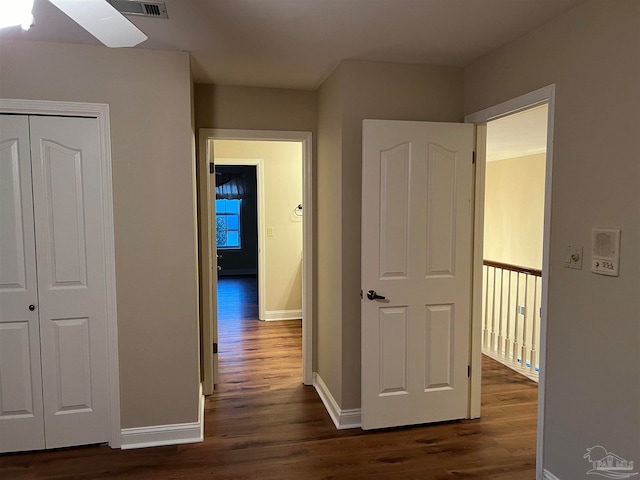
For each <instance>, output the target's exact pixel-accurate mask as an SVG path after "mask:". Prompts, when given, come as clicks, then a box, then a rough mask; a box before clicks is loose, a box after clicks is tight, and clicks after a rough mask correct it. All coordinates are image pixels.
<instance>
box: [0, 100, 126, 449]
mask: <svg viewBox="0 0 640 480" xmlns="http://www.w3.org/2000/svg"><path fill="white" fill-rule="evenodd" d="M0 113H19V114H24V115H30V114H31V115H55V116H67V117H91V118H96V119H97V120H98V130H99V135H100V139H99V141H100V160H101V169H100V172H101V187H102V192H101V193H102V223H103V226H104V230H103V232H104V237H103V241H104V264H105V276H106V279H105V284H106V285H105V290H106V315H107V317H106V322H107V339H106V340H107V362H108V364H109V365H108V369H109V372H108V382H109V385H108V386H107V388H108V391H109V417H110V418H109V424H110V427H109V429H110V441H109V445H110V446H111V447H112V448H118V447H120V441H121V439H120V376H119V367H118V318H117V311H118V310H117V305H116V262H115V240H114V228H113V186H112V180H111V131H110V127H109V123H110V117H109V105H107V104H102V103H79V102H52V101H46V100H21V99H7V98H0Z"/></svg>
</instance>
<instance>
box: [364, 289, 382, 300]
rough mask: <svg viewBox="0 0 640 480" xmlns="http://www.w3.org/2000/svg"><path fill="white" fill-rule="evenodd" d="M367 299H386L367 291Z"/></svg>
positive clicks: (373, 291)
mask: <svg viewBox="0 0 640 480" xmlns="http://www.w3.org/2000/svg"><path fill="white" fill-rule="evenodd" d="M367 298H368V299H369V300H384V299H385V298H386V297H383V296H382V295H378V294H377V293H376V291H375V290H369V291H368V292H367Z"/></svg>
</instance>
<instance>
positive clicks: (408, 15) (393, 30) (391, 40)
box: [0, 0, 584, 89]
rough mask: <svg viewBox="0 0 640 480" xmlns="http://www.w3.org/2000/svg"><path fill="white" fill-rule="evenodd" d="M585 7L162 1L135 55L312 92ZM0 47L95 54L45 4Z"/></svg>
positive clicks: (442, 58) (468, 49)
mask: <svg viewBox="0 0 640 480" xmlns="http://www.w3.org/2000/svg"><path fill="white" fill-rule="evenodd" d="M583 1H584V0H165V3H166V6H167V11H168V14H169V20H162V19H153V18H140V17H129V18H130V19H131V20H132V21H133V22H134V23H135V24H136V25H137V26H138V27H139V28H140V29H142V31H144V32H145V33H146V34H147V36H148V37H149V40H147V41H146V42H144V43H142V44H140V45H139V46H138V48H150V49H162V50H179V51H188V52H191V53H192V56H193V73H194V78H195V81H196V82H198V83H218V84H227V85H248V86H264V87H280V88H298V89H315V88H317V87H318V86H319V85H320V84H321V83H322V81H323V80H324V79H325V78H326V76H327V75H328V74H329V73H330V72H331V71H332V70H333V69H334V68H335V66H336V65H337V64H338V62H339V61H340V60H342V59H360V60H373V61H384V62H397V63H424V64H433V65H450V66H459V67H462V66H465V65H467V64H468V63H470V62H472V61H473V60H475V59H477V58H480V57H482V56H484V55H486V54H487V53H489V52H490V51H492V50H493V49H495V48H497V47H500V46H501V45H504V44H506V43H508V42H510V41H512V40H514V39H516V38H518V37H520V36H522V35H523V34H525V33H527V32H529V31H531V30H533V29H535V28H537V27H539V26H541V25H542V24H544V23H545V22H547V21H548V20H550V19H551V18H553V17H554V16H557V15H559V14H561V13H563V12H565V11H567V10H569V9H570V8H573V7H574V6H576V5H577V4H579V3H582V2H583ZM34 17H35V26H34V27H33V28H32V29H31V30H30V31H28V32H22V31H21V30H20V28H19V27H15V28H11V29H7V30H4V31H2V32H0V38H20V39H27V40H40V41H51V42H68V43H82V44H99V42H98V41H97V40H95V39H94V38H93V37H92V36H91V35H90V34H88V33H87V32H85V31H84V30H83V29H82V28H81V27H79V26H78V25H77V24H76V23H74V22H73V21H72V20H71V19H69V18H68V17H66V16H65V15H64V14H63V13H62V12H60V11H59V10H58V9H57V8H56V7H54V6H53V5H52V4H50V3H49V2H48V1H47V0H35V7H34Z"/></svg>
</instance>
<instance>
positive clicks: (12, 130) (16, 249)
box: [0, 115, 45, 452]
mask: <svg viewBox="0 0 640 480" xmlns="http://www.w3.org/2000/svg"><path fill="white" fill-rule="evenodd" d="M31 192H32V189H31V155H30V146H29V118H28V117H26V116H19V115H0V452H13V451H19V450H38V449H42V448H44V447H45V443H44V420H43V409H42V381H41V377H40V372H41V368H40V327H39V323H38V310H37V308H36V306H37V305H38V288H37V280H36V258H35V253H36V249H35V234H34V223H33V197H32V193H31ZM30 306H33V307H32V308H30Z"/></svg>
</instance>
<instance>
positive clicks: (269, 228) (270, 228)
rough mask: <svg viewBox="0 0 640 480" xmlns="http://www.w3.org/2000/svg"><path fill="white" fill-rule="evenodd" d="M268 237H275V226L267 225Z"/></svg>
mask: <svg viewBox="0 0 640 480" xmlns="http://www.w3.org/2000/svg"><path fill="white" fill-rule="evenodd" d="M267 237H273V227H267Z"/></svg>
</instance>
